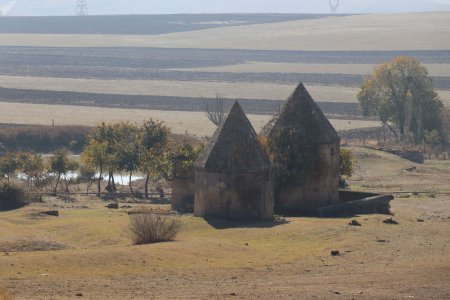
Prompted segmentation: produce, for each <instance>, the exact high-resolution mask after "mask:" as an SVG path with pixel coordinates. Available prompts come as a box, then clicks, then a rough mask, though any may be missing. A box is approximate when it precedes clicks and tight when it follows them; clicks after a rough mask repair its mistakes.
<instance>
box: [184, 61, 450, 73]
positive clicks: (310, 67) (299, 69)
mask: <svg viewBox="0 0 450 300" xmlns="http://www.w3.org/2000/svg"><path fill="white" fill-rule="evenodd" d="M375 66H376V65H374V64H317V63H316V64H314V63H274V62H260V61H248V62H245V63H242V64H236V65H226V66H216V67H199V68H184V69H175V70H180V71H181V70H183V71H205V72H230V73H264V72H268V73H309V74H315V73H319V74H370V73H372V71H373V69H374V67H375ZM424 66H425V67H426V68H427V69H428V72H429V74H430V75H432V76H450V64H424Z"/></svg>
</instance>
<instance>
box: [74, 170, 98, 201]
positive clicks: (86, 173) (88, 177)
mask: <svg viewBox="0 0 450 300" xmlns="http://www.w3.org/2000/svg"><path fill="white" fill-rule="evenodd" d="M95 173H96V172H95V168H94V167H92V166H91V165H88V164H85V163H81V164H80V167H79V177H78V179H79V180H80V181H81V182H85V183H86V195H88V194H89V189H90V188H91V186H92V184H93V181H94V180H95Z"/></svg>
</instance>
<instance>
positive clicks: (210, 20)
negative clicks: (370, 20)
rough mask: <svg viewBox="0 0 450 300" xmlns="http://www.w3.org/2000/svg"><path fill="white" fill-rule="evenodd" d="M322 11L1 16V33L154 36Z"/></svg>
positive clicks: (305, 16)
mask: <svg viewBox="0 0 450 300" xmlns="http://www.w3.org/2000/svg"><path fill="white" fill-rule="evenodd" d="M328 16H329V15H323V14H322V15H321V14H207V15H188V14H187V15H128V16H125V15H122V16H120V15H119V16H86V17H77V16H59V17H7V18H0V33H14V34H23V33H28V34H139V35H155V34H166V33H175V32H186V31H195V30H202V29H211V28H218V27H228V26H236V25H252V24H267V23H275V22H285V21H293V20H307V19H318V18H323V17H328Z"/></svg>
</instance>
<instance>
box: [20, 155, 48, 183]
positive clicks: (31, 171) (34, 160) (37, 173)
mask: <svg viewBox="0 0 450 300" xmlns="http://www.w3.org/2000/svg"><path fill="white" fill-rule="evenodd" d="M17 161H18V162H19V169H20V170H21V172H22V173H23V174H25V176H26V178H27V185H28V187H29V188H30V189H33V183H34V185H36V184H37V183H39V179H40V178H41V176H42V173H43V172H44V170H45V168H44V161H43V159H42V156H41V155H40V154H38V153H36V152H32V151H31V152H19V153H18V154H17Z"/></svg>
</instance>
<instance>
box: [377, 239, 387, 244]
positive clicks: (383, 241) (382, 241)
mask: <svg viewBox="0 0 450 300" xmlns="http://www.w3.org/2000/svg"><path fill="white" fill-rule="evenodd" d="M377 243H386V240H377Z"/></svg>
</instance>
